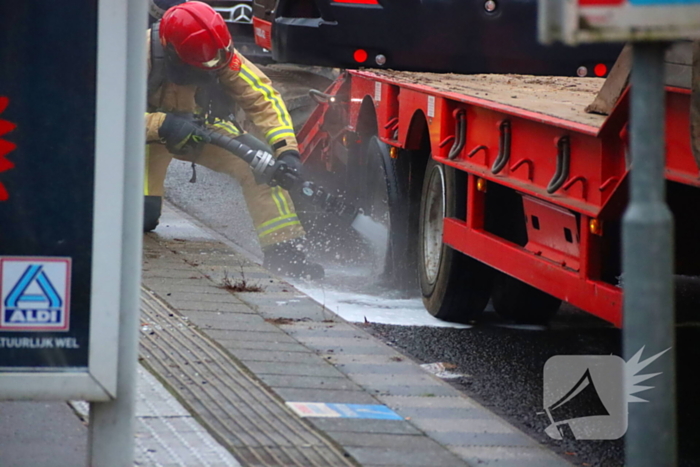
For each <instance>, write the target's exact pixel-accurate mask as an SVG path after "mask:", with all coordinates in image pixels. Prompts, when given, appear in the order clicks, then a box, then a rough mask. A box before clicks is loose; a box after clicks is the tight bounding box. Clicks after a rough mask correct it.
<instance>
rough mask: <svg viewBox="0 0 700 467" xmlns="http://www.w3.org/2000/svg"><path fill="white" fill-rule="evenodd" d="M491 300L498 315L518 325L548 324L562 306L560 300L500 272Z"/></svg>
mask: <svg viewBox="0 0 700 467" xmlns="http://www.w3.org/2000/svg"><path fill="white" fill-rule="evenodd" d="M491 299H492V303H493V307H494V309H495V310H496V313H498V314H499V315H500V316H501V317H502V318H505V319H507V320H512V321H515V322H516V323H518V324H546V323H547V322H548V321H549V320H550V319H551V318H552V317H553V316H554V315H555V314H556V312H557V311H558V310H559V307H560V306H561V300H560V299H558V298H556V297H553V296H551V295H549V294H547V293H544V292H542V291H541V290H539V289H536V288H534V287H532V286H530V285H528V284H526V283H524V282H522V281H519V280H518V279H515V278H514V277H511V276H509V275H507V274H503V273H500V272H499V273H497V274H496V277H495V278H494V281H493V291H492V294H491Z"/></svg>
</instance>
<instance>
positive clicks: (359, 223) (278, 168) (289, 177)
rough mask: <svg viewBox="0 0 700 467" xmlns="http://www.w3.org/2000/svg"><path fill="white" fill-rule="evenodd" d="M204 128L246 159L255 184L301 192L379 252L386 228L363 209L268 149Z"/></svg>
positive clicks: (214, 141)
mask: <svg viewBox="0 0 700 467" xmlns="http://www.w3.org/2000/svg"><path fill="white" fill-rule="evenodd" d="M204 131H205V132H206V136H207V139H208V141H207V142H208V143H210V144H213V145H215V146H218V147H220V148H223V149H225V150H227V151H228V152H230V153H231V154H233V155H234V156H237V157H240V158H241V159H243V160H244V161H246V162H247V163H248V165H249V166H250V168H251V170H252V171H253V175H254V176H255V180H256V181H257V182H258V184H262V183H265V184H267V185H270V186H280V187H282V188H284V189H285V190H287V191H289V192H292V193H296V194H298V195H300V197H301V198H303V199H305V200H307V201H308V202H309V203H310V204H311V205H314V206H318V207H320V208H321V209H323V210H324V211H326V212H328V213H331V214H335V215H337V216H339V217H340V218H342V219H345V220H347V222H348V224H349V225H350V226H351V227H352V228H353V229H355V230H356V231H357V232H358V233H359V234H360V235H362V236H363V237H364V238H365V239H367V240H368V241H369V242H370V243H371V244H372V245H373V246H374V248H375V249H377V250H380V251H381V250H382V249H386V245H387V241H388V238H389V232H388V230H387V228H386V227H385V226H384V225H382V224H381V223H379V222H376V221H374V220H373V219H372V218H371V217H369V216H368V215H366V214H365V213H364V212H363V211H362V209H360V208H358V207H357V206H355V205H353V204H351V203H348V202H346V201H345V200H344V199H343V198H342V197H341V196H338V195H334V194H331V193H329V192H327V191H326V190H325V189H323V187H320V186H317V185H316V184H314V183H313V182H311V181H308V180H304V179H303V177H302V176H301V174H300V173H299V172H297V171H296V170H295V169H294V168H292V167H290V166H288V165H287V164H286V163H284V162H283V161H278V160H276V159H275V158H274V157H273V156H272V154H270V153H269V152H266V151H263V150H260V149H258V150H256V149H253V148H251V147H250V146H247V145H245V144H243V143H241V142H240V141H237V140H236V139H235V138H233V137H231V136H228V135H224V134H222V133H218V132H216V131H213V130H207V129H205V130H204Z"/></svg>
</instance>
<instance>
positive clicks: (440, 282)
mask: <svg viewBox="0 0 700 467" xmlns="http://www.w3.org/2000/svg"><path fill="white" fill-rule="evenodd" d="M465 195H466V180H465V179H464V178H463V177H460V176H459V174H458V173H457V171H456V170H455V169H452V168H450V167H445V166H443V165H442V164H439V163H437V162H435V161H434V160H433V159H430V161H429V162H428V165H427V167H426V169H425V178H424V181H423V191H422V195H421V206H420V220H419V234H418V235H419V240H418V252H419V255H418V264H419V270H420V286H421V292H422V294H423V303H424V305H425V307H426V308H427V310H428V311H429V312H430V314H431V315H433V316H435V317H436V318H439V319H442V320H445V321H453V322H460V323H466V322H469V321H473V320H475V319H476V318H478V317H479V315H481V313H482V312H483V311H484V308H486V305H487V304H488V301H489V298H490V296H491V281H492V277H493V269H491V268H490V267H488V266H486V265H485V264H483V263H480V262H478V261H476V260H475V259H473V258H470V257H468V256H466V255H464V254H462V253H460V252H459V251H456V250H453V249H452V248H451V247H449V246H448V245H446V244H444V243H443V241H442V233H443V220H444V218H445V217H461V216H463V215H464V214H463V213H464V210H465V207H464V204H465V201H466V198H465Z"/></svg>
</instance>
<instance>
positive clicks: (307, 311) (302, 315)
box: [257, 305, 331, 321]
mask: <svg viewBox="0 0 700 467" xmlns="http://www.w3.org/2000/svg"><path fill="white" fill-rule="evenodd" d="M257 312H258V313H260V314H261V315H263V316H265V317H273V318H289V319H307V320H310V321H324V320H328V319H330V318H331V317H330V316H329V315H328V313H327V312H323V311H322V310H320V309H319V308H317V307H313V308H312V307H297V306H287V305H283V306H277V305H275V306H258V307H257Z"/></svg>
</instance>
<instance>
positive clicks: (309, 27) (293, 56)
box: [253, 0, 622, 77]
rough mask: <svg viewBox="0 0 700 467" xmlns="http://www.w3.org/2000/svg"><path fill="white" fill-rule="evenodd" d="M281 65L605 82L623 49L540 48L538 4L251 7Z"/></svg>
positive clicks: (440, 0) (371, 0) (258, 31)
mask: <svg viewBox="0 0 700 467" xmlns="http://www.w3.org/2000/svg"><path fill="white" fill-rule="evenodd" d="M253 11H254V18H253V22H254V28H255V39H256V42H257V43H258V44H259V45H261V46H262V47H264V48H266V49H268V50H272V57H273V59H274V60H275V61H276V62H279V63H297V64H302V65H315V66H325V67H337V68H359V67H368V68H385V69H392V70H403V71H431V72H449V73H465V74H470V73H517V74H533V75H548V76H579V77H582V76H598V77H604V76H606V75H607V73H608V71H609V70H610V67H611V66H612V64H613V63H614V62H615V59H616V58H617V56H618V54H619V53H620V50H621V49H622V45H621V44H604V45H585V46H579V47H568V46H564V45H555V46H543V45H541V44H539V43H538V42H537V0H518V1H514V0H459V1H457V0H253Z"/></svg>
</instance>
